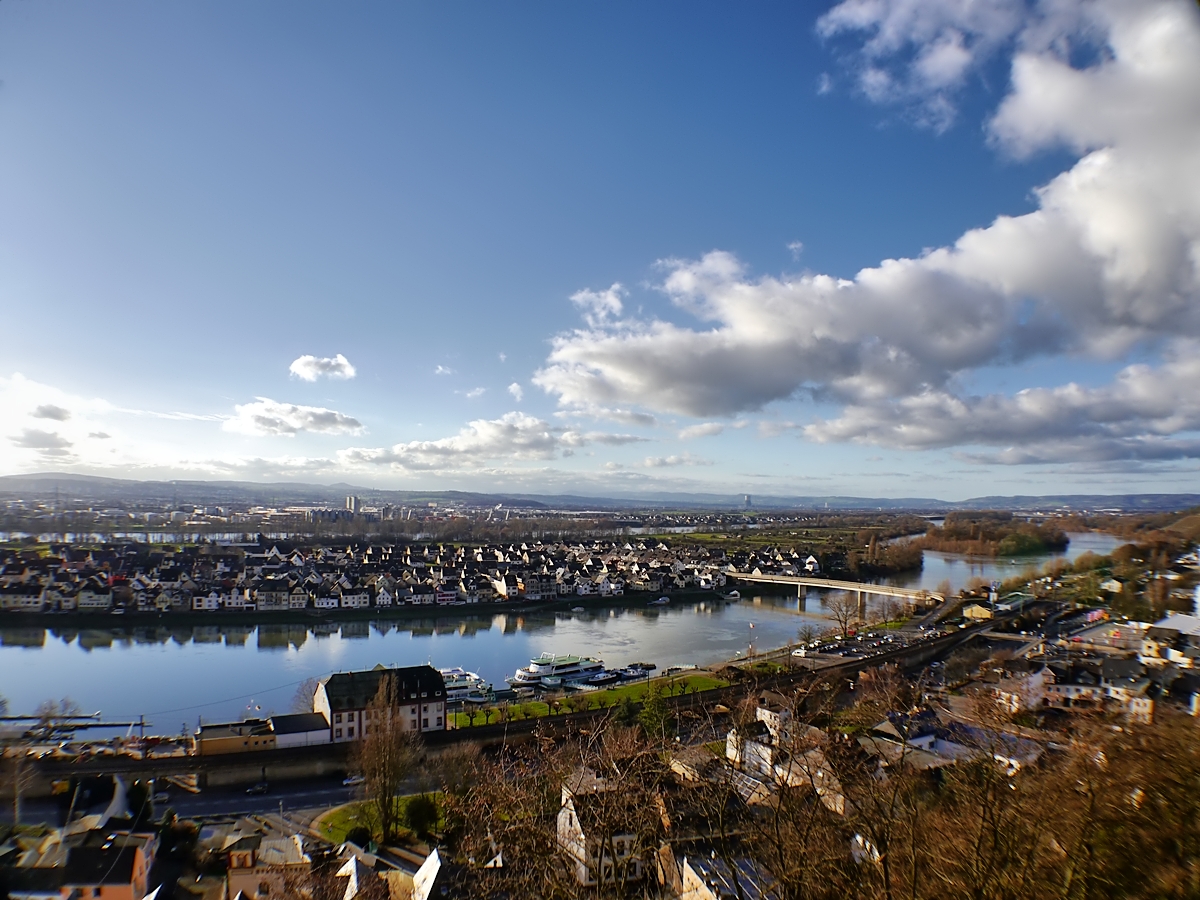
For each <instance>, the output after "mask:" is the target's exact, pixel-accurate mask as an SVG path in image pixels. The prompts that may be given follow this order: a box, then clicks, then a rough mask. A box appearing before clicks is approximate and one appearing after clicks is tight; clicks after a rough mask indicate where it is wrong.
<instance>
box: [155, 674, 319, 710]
mask: <svg viewBox="0 0 1200 900" xmlns="http://www.w3.org/2000/svg"><path fill="white" fill-rule="evenodd" d="M332 674H333V672H332V670H331V671H329V672H322V673H321V676H312V675H310V676H308V677H307V678H301V679H300V680H298V681H289V682H288V683H287V684H280V685H276V686H275V687H270V688H260V689H258V690H253V691H247V692H246V693H245V694H238V695H237V696H236V697H226V698H225V699H223V700H210V701H209V702H208V703H195V704H193V705H191V706H177V707H175V708H174V709H159V710H154V711H153V712H148V713H145V715H147V716H165V715H166V714H167V713H177V712H187V711H189V710H192V709H204V708H205V707H206V706H216V705H218V704H220V703H232V702H233V701H234V700H245V699H247V698H252V697H254V696H255V695H259V694H269V693H271V692H273V691H281V690H283V689H284V688H289V687H296V686H297V685H299V684H303V683H304V682H306V681H308V679H309V678H313V677H323V676H324V675H332Z"/></svg>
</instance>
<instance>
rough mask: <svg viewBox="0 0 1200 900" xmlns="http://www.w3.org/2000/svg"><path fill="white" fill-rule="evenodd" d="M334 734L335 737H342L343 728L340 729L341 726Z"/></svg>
mask: <svg viewBox="0 0 1200 900" xmlns="http://www.w3.org/2000/svg"><path fill="white" fill-rule="evenodd" d="M333 736H334V737H335V738H340V737H341V736H342V729H340V728H339V729H338V730H337V731H335V732H334V733H333Z"/></svg>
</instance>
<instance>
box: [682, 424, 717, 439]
mask: <svg viewBox="0 0 1200 900" xmlns="http://www.w3.org/2000/svg"><path fill="white" fill-rule="evenodd" d="M724 430H725V426H724V425H722V424H721V423H720V422H701V423H699V424H698V425H689V426H688V427H687V428H684V429H681V430H680V432H679V436H680V437H681V438H683V439H684V440H685V441H686V440H689V439H691V438H698V437H712V436H713V435H717V434H720V433H721V432H722V431H724Z"/></svg>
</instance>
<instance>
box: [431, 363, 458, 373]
mask: <svg viewBox="0 0 1200 900" xmlns="http://www.w3.org/2000/svg"><path fill="white" fill-rule="evenodd" d="M433 374H434V375H453V374H454V370H453V369H451V368H450V367H449V366H443V365H439V366H438V367H437V368H436V369H434V370H433Z"/></svg>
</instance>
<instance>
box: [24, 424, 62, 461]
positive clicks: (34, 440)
mask: <svg viewBox="0 0 1200 900" xmlns="http://www.w3.org/2000/svg"><path fill="white" fill-rule="evenodd" d="M9 440H10V441H11V442H12V445H13V446H14V447H20V448H21V449H23V450H38V451H40V452H41V453H42V455H43V456H65V455H67V453H68V451H69V449H70V448H71V446H72V443H71V441H69V440H67V439H66V438H64V437H63V436H62V435H60V434H58V433H57V432H54V431H42V430H41V429H37V428H26V429H24V430H23V431H22V432H21V433H20V434H18V435H13V436H11V437H10V438H9Z"/></svg>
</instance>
